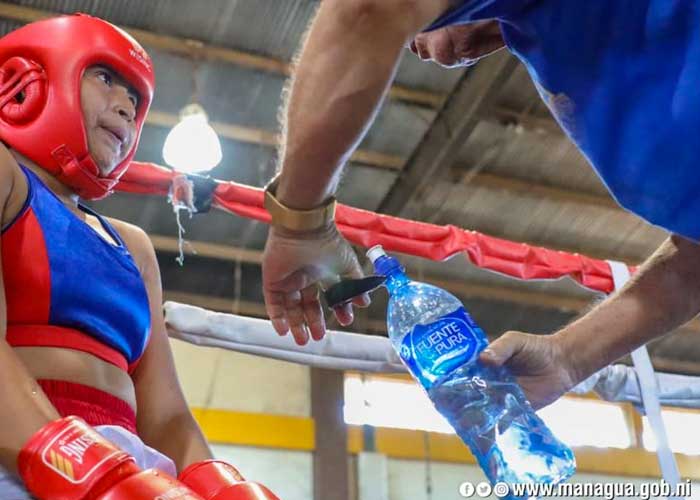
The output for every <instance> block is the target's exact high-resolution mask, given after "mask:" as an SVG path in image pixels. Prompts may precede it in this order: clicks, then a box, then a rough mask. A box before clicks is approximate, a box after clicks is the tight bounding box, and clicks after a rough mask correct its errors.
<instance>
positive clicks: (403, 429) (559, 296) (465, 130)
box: [0, 0, 700, 500]
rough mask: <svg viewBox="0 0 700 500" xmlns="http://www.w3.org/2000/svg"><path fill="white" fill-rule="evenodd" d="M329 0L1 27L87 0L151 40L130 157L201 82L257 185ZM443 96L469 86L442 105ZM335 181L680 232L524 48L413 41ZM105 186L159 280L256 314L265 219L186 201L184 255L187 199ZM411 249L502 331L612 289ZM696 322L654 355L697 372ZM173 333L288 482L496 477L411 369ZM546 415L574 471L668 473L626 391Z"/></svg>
mask: <svg viewBox="0 0 700 500" xmlns="http://www.w3.org/2000/svg"><path fill="white" fill-rule="evenodd" d="M317 5H318V2H316V1H311V0H206V1H199V2H191V1H188V0H110V1H105V0H60V1H48V0H29V1H15V2H0V34H4V33H7V32H9V31H11V30H13V29H15V28H17V27H19V26H21V25H22V24H24V23H27V22H31V21H34V20H37V19H40V18H42V17H45V16H51V15H56V14H59V13H73V12H76V11H81V12H86V13H89V14H93V15H96V16H99V17H102V18H104V19H106V20H108V21H110V22H112V23H115V24H117V25H119V26H121V27H123V28H125V29H126V30H127V31H129V32H130V33H132V34H133V35H134V36H135V38H137V39H138V40H139V41H140V42H141V43H143V45H144V46H145V47H146V49H147V50H148V51H149V53H150V54H151V56H152V57H153V60H154V63H155V68H156V74H157V91H156V96H155V100H154V103H153V106H152V111H151V113H150V116H149V118H148V120H147V123H146V126H145V128H144V132H143V136H142V140H141V145H140V148H139V151H138V153H137V156H136V159H137V160H141V161H152V162H156V163H161V164H163V158H162V148H163V144H164V141H165V138H166V136H167V134H168V132H169V131H170V129H171V128H172V127H173V126H174V125H175V124H176V123H177V121H178V113H179V111H180V110H181V108H183V107H184V106H185V105H186V104H188V103H190V102H192V101H196V102H198V103H199V104H201V105H202V106H203V107H204V109H205V110H206V112H207V113H208V115H209V119H210V121H211V123H212V126H213V127H214V129H215V130H216V131H217V133H218V135H219V137H220V139H221V142H222V149H223V161H222V162H221V164H220V165H219V166H217V167H216V168H214V169H213V170H212V171H211V173H210V174H211V175H212V176H213V177H215V178H217V179H222V180H232V181H236V182H241V183H245V184H248V185H252V186H259V187H261V186H263V185H264V184H265V183H266V181H267V180H268V179H269V178H270V177H271V176H272V175H273V173H274V171H275V144H276V141H277V132H278V130H277V113H278V109H279V107H280V103H281V93H282V89H283V87H284V84H285V79H286V78H287V77H288V75H289V69H290V66H289V61H290V60H291V59H292V57H293V55H294V53H295V51H296V49H297V45H298V42H299V40H300V37H301V35H302V33H303V32H304V30H305V28H306V26H307V24H308V22H309V19H310V17H311V15H312V13H313V11H314V9H315V8H316V7H317ZM553 98H556V96H553ZM448 100H449V101H450V102H453V103H454V102H460V101H462V102H468V103H469V105H468V106H467V107H460V106H453V107H446V108H444V109H443V104H444V103H445V102H446V101H448ZM448 151H449V154H443V153H445V152H448ZM339 198H340V201H341V202H343V203H347V204H350V205H353V206H355V207H360V208H364V209H368V210H374V211H379V212H382V213H388V214H394V215H400V216H402V217H408V218H412V219H416V220H421V221H427V222H432V223H436V224H455V225H457V226H460V227H464V228H468V229H473V230H477V231H481V232H484V233H486V234H489V235H493V236H498V237H502V238H506V239H510V240H514V241H519V242H526V243H530V244H535V245H541V246H545V247H549V248H554V249H561V250H566V251H571V252H579V253H581V254H586V255H589V256H592V257H598V258H605V259H613V260H619V261H624V262H627V263H630V264H635V263H639V262H641V261H642V260H643V259H644V258H645V257H646V256H647V255H649V254H650V253H651V252H652V251H653V250H654V249H655V248H656V247H657V246H658V245H659V244H660V243H661V241H662V240H663V239H664V238H665V237H666V235H665V234H664V233H663V231H661V230H659V229H657V228H654V227H651V226H649V225H647V224H645V223H644V222H643V221H641V220H639V219H637V218H636V217H635V216H633V215H630V214H628V213H626V212H624V211H623V210H621V209H620V208H618V206H617V205H616V204H615V202H614V201H613V200H612V199H611V198H610V197H609V195H608V194H607V192H606V190H605V188H604V187H603V186H602V184H601V183H600V181H599V180H598V179H597V177H596V176H595V174H594V173H593V171H592V170H591V168H590V167H589V166H588V165H587V164H586V162H585V160H584V159H583V158H582V157H581V156H580V154H579V153H578V152H577V151H576V149H575V148H574V147H573V146H572V145H571V144H570V142H569V141H568V140H567V139H566V138H565V137H564V135H563V134H562V133H561V132H560V130H559V129H558V126H557V125H556V123H555V122H554V121H553V119H552V118H551V116H550V115H549V112H548V111H547V109H546V107H545V106H544V104H543V103H542V102H541V100H540V98H539V96H538V94H537V92H536V89H535V88H534V87H533V85H532V83H531V81H530V79H529V77H528V76H527V74H526V72H525V70H524V68H523V67H522V65H520V64H518V63H517V61H516V60H515V59H514V58H513V57H512V56H510V55H509V54H507V53H506V52H505V51H502V52H501V53H499V54H498V55H497V56H495V57H492V58H489V59H487V60H485V61H483V62H481V63H480V64H478V65H476V66H474V67H472V68H470V69H468V70H445V69H441V68H439V67H437V66H435V65H433V64H426V63H422V62H420V61H419V60H417V59H416V58H415V57H414V56H412V55H411V54H410V53H408V52H407V53H406V54H405V56H404V58H403V60H402V62H401V65H400V68H399V71H398V76H397V79H396V83H395V86H394V87H393V88H392V90H391V94H390V97H389V98H388V99H387V101H386V103H385V104H384V106H383V108H382V111H381V113H380V115H379V118H378V119H377V121H376V124H375V125H374V126H373V128H372V129H371V130H370V133H369V135H368V137H367V138H366V139H365V141H364V142H363V143H362V146H361V148H360V151H358V152H357V154H356V155H355V156H354V157H353V159H352V161H351V164H350V165H349V167H348V168H347V170H346V175H345V177H344V179H343V182H342V187H341V190H340V193H339ZM94 206H95V208H97V209H98V210H99V211H100V212H102V213H104V214H105V215H108V216H114V217H118V218H121V219H125V220H128V221H130V222H133V223H135V224H138V225H139V226H141V227H142V228H144V229H145V230H146V231H147V232H148V233H149V235H150V236H151V238H152V239H153V242H154V244H155V247H156V249H157V252H158V258H159V261H160V265H161V267H162V273H163V285H164V289H165V297H166V300H174V301H179V302H184V303H188V304H193V305H197V306H201V307H205V308H208V309H212V310H217V311H224V312H233V313H236V314H241V315H246V316H255V317H264V308H263V303H262V295H261V286H260V260H261V250H262V248H263V245H264V241H265V235H266V231H267V228H266V226H265V225H263V224H260V223H258V222H254V221H249V220H246V219H241V218H237V217H233V216H230V215H227V214H223V213H216V212H212V213H209V214H206V215H198V216H195V217H194V218H192V219H184V221H183V222H184V226H185V228H186V231H187V232H186V235H185V237H186V239H187V241H188V245H187V246H186V256H185V263H184V266H180V265H179V264H178V263H177V262H176V260H175V259H176V257H177V247H178V240H177V234H178V230H177V225H176V221H175V216H174V214H173V212H172V209H171V207H170V205H168V203H167V202H166V201H165V200H164V199H162V198H156V197H145V196H134V195H124V194H117V195H114V196H112V197H110V198H109V199H107V200H105V201H102V202H98V203H95V204H94ZM402 260H403V262H404V263H405V264H406V265H407V268H408V271H409V272H410V273H411V274H412V276H414V277H415V278H417V279H420V280H424V281H428V282H431V283H434V284H437V285H439V286H442V287H444V288H446V289H447V290H449V291H451V292H452V293H453V294H455V295H456V296H458V297H459V298H460V299H462V300H463V301H464V303H465V305H466V307H467V309H468V310H469V311H470V312H471V313H472V315H473V317H474V318H475V319H476V321H477V322H478V323H480V324H481V326H482V327H483V329H484V330H485V331H486V332H487V333H488V334H489V335H490V336H491V337H492V338H495V337H497V336H498V335H500V334H501V333H503V332H505V331H507V330H511V329H514V330H522V331H527V332H533V333H541V334H547V333H551V332H553V331H555V330H556V329H557V328H559V327H560V326H562V325H563V324H565V323H566V322H568V321H570V320H571V319H572V318H574V317H576V316H577V315H578V314H580V313H581V311H583V310H586V309H587V308H588V307H590V306H591V304H593V303H595V301H596V300H599V299H600V297H598V296H596V295H594V294H592V293H590V292H588V291H586V290H584V289H582V288H580V287H578V286H576V285H575V284H573V283H572V282H569V281H566V280H564V281H556V282H527V283H526V282H517V281H515V280H512V279H508V278H505V277H502V276H500V275H496V274H493V273H489V272H486V271H482V270H479V269H476V268H475V267H473V266H471V265H470V264H469V262H468V261H467V259H466V258H464V257H462V256H457V257H455V258H453V259H451V260H450V261H448V262H443V263H434V262H428V261H424V260H420V259H417V258H408V257H405V256H403V258H402ZM365 265H367V262H365ZM366 269H369V266H367V267H366ZM385 307H386V297H385V294H383V293H381V292H380V293H378V294H376V296H375V299H374V303H373V305H372V307H370V308H369V309H368V310H365V311H362V312H361V313H359V314H358V315H357V319H356V321H355V323H354V324H353V325H352V327H351V328H350V329H351V330H352V331H356V332H362V333H366V334H368V335H385V334H386V330H385V327H384V311H385ZM331 327H332V328H338V327H337V324H333V323H331ZM698 333H700V322H697V321H693V322H691V323H689V324H688V325H686V326H684V327H683V328H680V329H679V330H678V331H676V332H674V333H673V334H671V335H669V336H667V337H665V338H663V339H661V340H659V341H657V342H655V343H653V344H652V345H651V346H650V353H651V356H652V360H653V363H654V365H655V367H656V369H657V370H660V371H666V372H670V373H682V374H688V375H700V363H699V362H697V360H698V359H700V344H699V343H698V342H697V335H698ZM591 341H595V339H591ZM173 349H174V351H175V355H176V361H177V368H178V372H179V376H180V378H181V381H182V385H183V387H184V389H185V392H186V395H187V398H188V401H189V403H190V405H191V406H192V407H193V409H194V411H195V414H196V416H197V418H198V420H199V421H200V423H201V424H202V426H203V428H204V431H205V433H206V435H207V437H208V438H209V440H210V441H211V442H212V443H213V445H214V448H215V450H216V452H217V453H218V454H220V456H221V457H223V458H227V459H229V460H230V461H231V462H232V463H234V464H236V465H237V466H240V468H241V470H242V472H243V473H244V474H245V475H246V477H249V478H250V479H252V480H255V479H259V480H261V481H263V482H264V483H265V484H266V485H268V486H269V487H270V488H271V489H272V490H273V491H275V492H277V493H278V494H279V496H280V497H281V498H283V499H284V500H308V499H312V498H315V499H316V500H350V499H357V500H404V499H407V500H428V499H434V500H450V499H458V498H462V496H460V493H459V486H460V484H462V483H463V482H465V481H474V482H479V481H481V480H483V475H482V474H481V472H480V470H479V469H478V467H476V466H475V464H474V460H473V458H472V457H471V455H470V454H469V453H468V451H466V448H465V447H464V446H462V445H461V444H460V442H459V441H458V440H457V438H456V437H455V436H454V435H451V434H449V432H448V431H449V429H448V428H447V426H446V424H445V423H444V422H443V421H441V420H440V418H439V417H438V416H436V415H435V414H434V413H433V412H432V411H431V410H430V408H429V406H428V405H427V402H426V401H427V400H426V398H425V397H424V396H422V394H421V393H420V390H419V389H418V387H417V386H416V385H415V384H413V383H412V382H411V381H410V380H409V379H408V378H407V377H401V376H396V377H387V376H376V375H374V376H370V375H362V374H358V373H341V372H333V371H323V370H318V369H310V368H308V367H306V366H300V365H294V364H290V363H284V362H279V361H273V360H268V359H263V358H259V357H253V356H248V355H243V354H236V353H232V352H225V351H222V350H217V349H211V348H201V347H195V346H192V345H188V344H184V343H182V342H178V341H173ZM625 361H627V360H625ZM542 414H543V416H544V417H545V419H546V421H547V423H549V424H550V426H552V427H553V428H554V430H555V432H556V433H557V434H558V435H559V436H560V437H561V438H563V439H564V440H565V441H566V442H568V443H569V444H571V445H573V446H575V450H576V454H577V460H578V463H579V473H578V474H577V475H576V477H575V478H574V480H575V481H635V482H642V481H656V480H658V478H659V470H658V466H657V462H656V457H655V455H654V453H653V449H654V442H653V436H651V434H650V432H649V429H648V426H647V425H646V422H645V419H643V418H641V417H640V416H639V415H638V414H637V412H636V411H635V410H634V409H633V408H632V407H631V406H630V405H626V404H609V403H604V402H601V401H599V400H597V399H595V397H593V396H591V397H566V398H564V399H563V400H561V401H560V402H558V403H556V404H554V405H553V406H551V407H549V408H547V409H546V410H544V411H543V412H542ZM665 417H666V423H667V426H668V432H669V438H670V443H671V447H672V448H673V449H674V451H675V452H677V458H678V460H679V463H680V466H681V472H682V474H683V477H689V478H692V479H696V480H697V481H698V486H697V487H696V489H695V491H694V493H695V494H696V495H698V496H699V497H700V456H699V455H700V434H698V432H697V428H698V424H700V413H698V412H694V411H688V410H679V409H674V408H667V409H666V410H665Z"/></svg>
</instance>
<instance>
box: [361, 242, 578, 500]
mask: <svg viewBox="0 0 700 500" xmlns="http://www.w3.org/2000/svg"><path fill="white" fill-rule="evenodd" d="M367 255H368V256H369V258H370V259H371V260H372V262H373V263H374V267H375V270H376V272H377V273H378V274H381V275H384V276H386V277H387V281H386V287H387V288H388V290H389V294H390V299H389V307H388V312H387V327H388V331H389V338H390V339H391V342H392V344H393V346H394V348H395V349H396V351H397V352H398V353H399V355H400V356H401V359H402V361H403V362H404V364H405V365H406V366H407V367H408V369H409V370H410V372H411V374H412V375H413V376H414V377H415V378H416V380H418V382H420V383H421V384H422V385H423V387H424V388H425V390H426V391H427V393H428V396H429V397H430V399H431V400H432V401H433V404H434V405H435V407H436V408H437V410H438V411H439V412H440V413H441V414H442V415H443V416H444V417H445V418H446V419H447V420H448V421H449V422H450V424H451V425H452V427H453V428H454V429H455V431H456V432H457V434H458V435H459V437H460V438H461V439H462V441H464V443H465V444H467V445H468V446H469V448H470V449H471V451H472V453H473V454H474V456H475V457H476V459H477V460H478V462H479V465H480V466H481V468H482V469H483V470H484V473H485V474H486V476H487V477H488V479H489V480H490V481H491V482H492V483H496V482H506V483H509V484H513V483H558V482H560V481H563V480H565V479H566V478H568V477H569V476H571V475H572V474H573V473H574V471H575V468H576V464H575V459H574V455H573V453H572V451H571V449H570V448H569V447H568V446H566V445H565V444H563V443H561V442H560V441H559V440H557V439H556V438H555V437H554V436H553V435H552V433H551V431H550V430H549V429H548V428H547V427H546V426H545V424H544V422H542V420H541V419H540V418H539V417H538V416H537V415H536V414H535V412H534V410H533V409H532V407H531V406H530V403H529V402H528V401H527V399H526V398H525V395H524V394H523V391H522V389H521V388H520V386H519V385H518V384H517V383H516V382H515V379H514V378H513V376H512V375H510V373H509V372H508V370H507V369H506V368H502V367H501V368H493V367H489V366H487V365H484V364H482V363H480V362H479V360H478V359H477V358H478V355H479V353H480V352H481V351H482V350H483V349H484V348H485V347H486V346H487V345H488V341H487V338H486V335H485V334H484V332H483V331H482V330H481V328H479V326H478V325H476V323H474V321H473V320H472V319H471V317H470V316H469V314H467V312H466V311H465V310H464V307H463V305H462V303H461V302H460V301H459V300H458V299H457V298H456V297H454V296H453V295H451V294H449V293H448V292H446V291H445V290H442V289H440V288H438V287H435V286H432V285H428V284H425V283H419V282H416V281H411V280H410V279H409V278H408V277H407V276H406V274H405V272H404V269H403V268H402V267H401V265H400V263H399V262H398V261H397V260H396V259H395V258H393V257H389V256H387V255H386V253H384V251H383V249H382V248H381V247H374V248H372V249H371V250H370V251H369V252H368V253H367ZM508 498H513V497H508Z"/></svg>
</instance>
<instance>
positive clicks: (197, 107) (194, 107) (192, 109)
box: [179, 102, 209, 122]
mask: <svg viewBox="0 0 700 500" xmlns="http://www.w3.org/2000/svg"><path fill="white" fill-rule="evenodd" d="M195 115H201V116H204V119H205V120H206V121H207V122H208V121H209V115H207V112H206V111H204V108H203V107H202V105H201V104H199V103H197V102H191V103H189V104H188V105H187V106H185V107H184V108H182V109H181V110H180V113H179V117H180V121H182V120H184V119H185V118H187V117H188V116H195Z"/></svg>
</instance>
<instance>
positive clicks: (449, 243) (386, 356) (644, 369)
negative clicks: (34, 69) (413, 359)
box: [117, 162, 700, 484]
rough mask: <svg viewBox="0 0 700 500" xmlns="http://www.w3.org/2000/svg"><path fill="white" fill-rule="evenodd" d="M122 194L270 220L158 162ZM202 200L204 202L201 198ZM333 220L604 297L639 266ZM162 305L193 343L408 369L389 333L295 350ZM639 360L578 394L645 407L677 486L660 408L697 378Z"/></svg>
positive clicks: (222, 320)
mask: <svg viewBox="0 0 700 500" xmlns="http://www.w3.org/2000/svg"><path fill="white" fill-rule="evenodd" d="M184 179H187V180H188V181H184ZM183 189H184V192H182V190H183ZM117 190H118V191H122V192H130V193H141V194H156V195H162V196H166V195H168V196H170V199H171V203H173V205H174V206H177V205H178V204H179V205H180V208H182V207H183V206H185V207H187V208H188V209H189V210H190V211H193V212H196V211H202V210H207V209H208V207H209V205H211V206H214V207H216V208H219V209H221V210H225V211H227V212H230V213H232V214H235V215H239V216H241V217H246V218H249V219H254V220H258V221H261V222H265V223H269V222H270V216H269V214H268V213H267V211H266V210H265V209H264V207H263V198H264V196H263V190H262V189H259V188H254V187H250V186H245V185H243V184H238V183H235V182H223V181H216V180H213V179H209V178H201V177H197V176H183V175H182V174H179V173H177V172H174V171H172V170H170V169H167V168H165V167H161V166H159V165H156V164H153V163H142V162H133V163H132V166H131V167H130V168H129V170H127V172H126V173H125V175H124V176H123V177H122V180H121V182H120V184H119V185H118V186H117ZM198 197H199V198H203V199H200V200H197V199H196V198H198ZM183 200H186V201H183ZM183 203H184V205H183ZM198 204H199V207H200V208H198V207H197V205H198ZM201 207H204V209H202V208H201ZM336 223H337V226H338V229H339V230H340V232H341V233H342V234H343V236H344V237H345V238H346V239H347V240H348V241H350V242H352V243H354V244H356V245H359V246H363V247H365V248H369V247H371V246H374V245H382V246H383V247H384V249H385V250H387V251H389V252H399V253H404V254H408V255H413V256H416V257H423V258H427V259H431V260H435V261H442V260H445V259H447V258H449V257H452V256H454V255H456V254H458V253H460V252H465V253H466V254H467V256H468V258H469V260H470V261H471V263H472V264H473V265H475V266H477V267H480V268H483V269H487V270H490V271H494V272H498V273H500V274H504V275H506V276H510V277H512V278H516V279H521V280H541V279H547V280H552V279H559V278H564V277H568V278H570V279H573V280H574V281H576V282H577V283H578V284H579V285H581V286H583V287H585V288H588V289H590V290H593V291H597V292H602V293H605V294H611V293H613V292H614V291H615V290H616V289H619V288H621V287H622V285H624V283H625V282H626V281H627V279H628V278H629V276H630V274H631V273H633V272H634V271H635V268H634V267H631V266H628V265H626V264H623V263H619V262H610V261H604V260H599V259H593V258H590V257H587V256H584V255H580V254H571V253H567V252H562V251H557V250H551V249H547V248H543V247H535V246H531V245H527V244H524V243H516V242H512V241H508V240H504V239H501V238H494V237H491V236H487V235H484V234H481V233H478V232H476V231H469V230H465V229H461V228H458V227H456V226H452V225H448V226H438V225H434V224H427V223H423V222H417V221H410V220H406V219H401V218H398V217H392V216H388V215H382V214H377V213H374V212H370V211H366V210H361V209H357V208H353V207H350V206H347V205H342V204H339V205H338V208H337V211H336ZM164 308H165V314H166V323H167V326H168V333H169V335H170V336H171V337H172V338H176V339H180V340H184V341H186V342H189V343H192V344H196V345H201V346H210V347H219V348H223V349H228V350H233V351H238V352H244V353H248V354H254V355H258V356H264V357H269V358H275V359H280V360H284V361H291V362H295V363H302V364H306V365H310V366H315V367H322V368H332V369H339V370H360V371H371V372H393V373H396V372H404V371H405V369H404V367H403V365H402V364H401V361H400V360H399V358H398V356H397V355H396V353H395V352H394V349H393V348H392V346H391V344H390V341H389V339H387V338H384V337H375V336H368V335H363V334H356V333H347V332H330V334H329V335H326V337H325V338H324V339H323V340H321V341H319V342H312V343H311V344H309V345H307V346H298V345H296V343H295V342H294V341H293V339H292V338H291V337H290V336H286V337H279V336H278V335H277V334H276V333H275V332H274V330H273V328H272V326H271V324H270V323H269V321H266V320H261V319H254V318H247V317H241V316H237V315H233V314H222V313H216V312H212V311H207V310H205V309H201V308H198V307H194V306H189V305H185V304H178V303H175V302H167V303H166V304H165V305H164ZM632 358H633V362H634V365H635V366H634V368H631V367H627V366H623V365H611V366H608V367H606V368H604V369H602V370H600V371H599V372H598V373H596V374H594V375H593V376H591V377H590V378H589V379H587V380H585V381H584V382H582V383H581V384H579V385H578V386H577V387H576V388H574V390H573V391H572V392H574V393H579V394H580V393H585V392H589V391H594V392H596V393H597V394H598V395H599V396H600V397H601V398H603V399H604V400H607V401H615V402H631V403H632V404H634V405H635V407H636V408H637V409H638V410H639V411H640V413H643V414H644V413H646V414H648V416H649V421H650V424H651V426H652V430H653V431H654V434H655V435H656V438H657V446H658V451H657V453H658V455H659V464H660V466H661V471H662V474H663V476H664V479H665V480H666V481H667V482H668V483H670V484H677V483H678V482H679V481H680V476H679V473H678V468H677V465H676V463H675V459H674V457H673V454H672V453H671V451H670V447H669V446H668V441H667V437H666V431H665V428H664V425H663V420H662V419H661V409H660V405H661V404H664V405H672V406H680V407H686V408H700V384H699V383H697V382H698V377H690V376H682V375H674V374H665V373H654V371H653V367H652V365H651V361H650V358H649V354H648V352H647V350H646V348H645V347H642V348H640V349H638V350H637V351H635V352H634V353H633V355H632Z"/></svg>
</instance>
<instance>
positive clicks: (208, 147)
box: [163, 103, 222, 173]
mask: <svg viewBox="0 0 700 500" xmlns="http://www.w3.org/2000/svg"><path fill="white" fill-rule="evenodd" d="M221 158H222V154H221V142H220V141H219V136H217V135H216V132H215V131H214V129H213V128H212V127H211V125H209V119H208V118H207V114H206V112H205V111H204V108H202V106H200V105H199V104H197V103H192V104H188V105H187V106H185V107H184V108H183V109H182V111H181V112H180V121H179V122H178V123H177V125H175V126H174V127H173V129H172V130H171V131H170V133H169V134H168V137H166V139H165V144H163V159H164V160H165V163H167V164H168V165H170V166H171V167H173V168H174V169H175V170H177V171H179V172H183V173H194V172H203V171H207V170H211V169H212V168H214V167H215V166H217V165H218V164H219V163H220V162H221Z"/></svg>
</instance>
